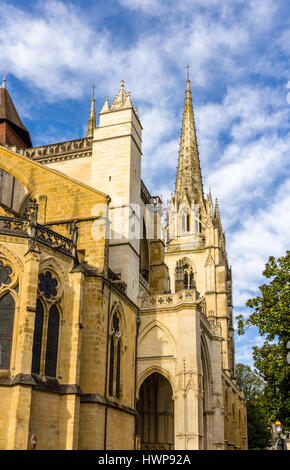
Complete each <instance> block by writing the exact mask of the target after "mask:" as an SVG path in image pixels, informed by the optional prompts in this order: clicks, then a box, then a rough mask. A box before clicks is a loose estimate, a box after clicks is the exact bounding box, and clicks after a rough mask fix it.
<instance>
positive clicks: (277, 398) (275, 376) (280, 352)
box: [237, 251, 290, 431]
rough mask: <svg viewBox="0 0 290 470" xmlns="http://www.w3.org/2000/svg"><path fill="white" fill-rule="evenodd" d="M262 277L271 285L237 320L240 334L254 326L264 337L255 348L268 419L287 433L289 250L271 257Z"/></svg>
mask: <svg viewBox="0 0 290 470" xmlns="http://www.w3.org/2000/svg"><path fill="white" fill-rule="evenodd" d="M263 275H264V276H265V277H266V278H267V279H268V283H265V284H263V285H262V286H260V287H259V289H260V292H261V294H260V295H259V296H257V297H255V298H253V299H249V300H248V301H247V303H246V306H247V307H249V308H251V309H253V311H252V313H251V314H250V315H249V317H248V318H247V319H244V318H243V316H242V315H239V316H238V317H237V318H238V333H239V334H244V332H245V330H246V328H248V327H250V326H255V327H257V328H258V330H259V333H260V335H261V336H262V337H264V338H265V341H264V343H263V345H262V346H261V347H257V346H256V347H254V348H253V350H254V351H253V357H254V365H255V367H256V368H257V370H258V371H259V373H260V376H261V377H262V379H263V380H264V381H265V387H264V398H265V401H266V412H267V416H268V418H269V419H270V420H271V421H272V422H274V421H276V420H277V419H279V420H280V421H281V423H282V427H283V430H284V431H289V429H290V413H289V411H290V397H289V384H290V374H289V364H288V363H287V341H289V339H290V251H287V252H286V255H285V256H283V257H281V258H279V259H277V260H276V259H275V258H274V257H273V256H271V257H270V258H269V261H268V263H267V264H266V266H265V270H264V271H263Z"/></svg>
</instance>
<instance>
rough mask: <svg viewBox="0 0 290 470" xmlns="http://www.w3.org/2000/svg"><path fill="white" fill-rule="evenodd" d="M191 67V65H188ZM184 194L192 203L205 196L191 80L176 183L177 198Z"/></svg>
mask: <svg viewBox="0 0 290 470" xmlns="http://www.w3.org/2000/svg"><path fill="white" fill-rule="evenodd" d="M188 67H189V66H188ZM184 196H186V198H187V200H188V201H189V202H190V203H193V202H197V201H198V200H199V199H200V197H202V198H203V188H202V178H201V171H200V163H199V154H198V145H197V138H196V130H195V122H194V113H193V107H192V99H191V91H190V80H189V78H187V80H186V92H185V100H184V111H183V121H182V129H181V137H180V146H179V157H178V166H177V175H176V183H175V200H176V202H177V203H180V202H181V201H182V200H183V198H184Z"/></svg>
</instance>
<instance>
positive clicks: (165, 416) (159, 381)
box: [137, 372, 174, 450]
mask: <svg viewBox="0 0 290 470" xmlns="http://www.w3.org/2000/svg"><path fill="white" fill-rule="evenodd" d="M137 412H138V416H137V435H138V438H139V439H140V445H141V449H147V450H170V449H174V402H173V399H172V388H171V385H170V383H169V382H168V380H167V379H166V378H165V377H164V376H163V375H161V374H159V373H157V372H154V373H153V374H151V375H149V377H147V378H146V379H145V380H144V382H143V383H142V385H141V388H140V393H139V400H138V402H137Z"/></svg>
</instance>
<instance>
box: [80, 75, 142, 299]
mask: <svg viewBox="0 0 290 470" xmlns="http://www.w3.org/2000/svg"><path fill="white" fill-rule="evenodd" d="M99 116H100V122H99V126H98V127H94V126H92V128H93V129H92V131H93V146H92V166H91V183H90V184H91V186H93V187H94V188H101V190H102V191H104V192H105V193H106V194H109V195H110V197H111V204H110V214H109V218H110V222H111V227H110V258H109V267H110V268H111V269H112V270H113V271H114V272H115V273H117V274H120V275H121V277H122V279H123V280H124V281H125V282H126V284H127V295H128V296H129V297H130V298H131V299H132V300H133V301H134V302H136V301H137V294H138V287H139V255H140V227H142V217H141V214H140V207H141V200H140V193H141V154H142V153H141V134H142V126H141V123H140V120H139V117H138V114H137V108H135V109H134V108H133V105H132V102H131V98H130V93H129V92H128V93H126V91H125V89H124V82H123V80H122V81H121V86H120V90H119V92H118V93H117V96H116V97H115V99H114V100H113V102H112V104H111V106H109V103H108V98H106V101H105V104H104V106H103V107H102V109H101V111H100V113H99ZM92 119H93V114H92ZM89 129H90V123H89Z"/></svg>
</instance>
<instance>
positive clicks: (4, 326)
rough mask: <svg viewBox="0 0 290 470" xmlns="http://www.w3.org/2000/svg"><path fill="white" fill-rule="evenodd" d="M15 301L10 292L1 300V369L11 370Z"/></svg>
mask: <svg viewBox="0 0 290 470" xmlns="http://www.w3.org/2000/svg"><path fill="white" fill-rule="evenodd" d="M14 314H15V301H14V298H13V297H12V295H11V294H10V293H9V292H6V293H4V295H3V296H2V297H1V298H0V369H10V358H11V346H12V337H13V324H14Z"/></svg>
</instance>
